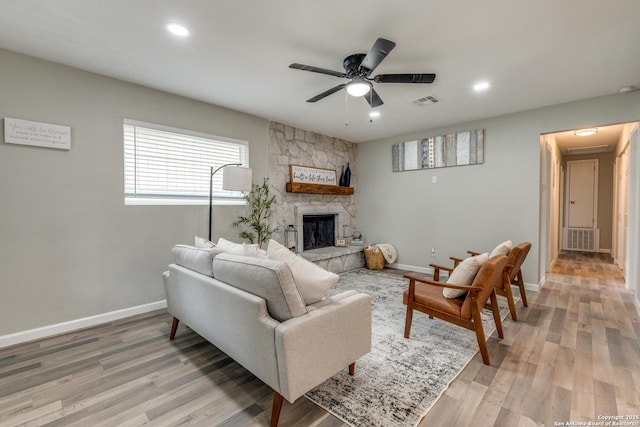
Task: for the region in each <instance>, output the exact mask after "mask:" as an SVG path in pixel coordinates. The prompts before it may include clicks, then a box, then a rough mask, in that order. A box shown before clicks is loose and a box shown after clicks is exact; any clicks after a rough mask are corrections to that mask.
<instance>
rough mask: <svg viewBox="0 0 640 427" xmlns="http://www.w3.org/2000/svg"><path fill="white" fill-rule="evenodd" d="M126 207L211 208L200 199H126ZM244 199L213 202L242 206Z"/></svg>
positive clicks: (207, 202) (217, 204)
mask: <svg viewBox="0 0 640 427" xmlns="http://www.w3.org/2000/svg"><path fill="white" fill-rule="evenodd" d="M124 204H125V206H209V201H208V200H199V199H142V198H128V199H124ZM246 204H247V202H245V200H244V199H224V200H215V199H214V200H213V205H214V206H242V205H246Z"/></svg>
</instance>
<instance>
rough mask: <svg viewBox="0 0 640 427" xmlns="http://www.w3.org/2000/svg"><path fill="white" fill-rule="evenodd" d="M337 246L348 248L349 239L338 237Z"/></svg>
mask: <svg viewBox="0 0 640 427" xmlns="http://www.w3.org/2000/svg"><path fill="white" fill-rule="evenodd" d="M336 246H338V247H341V248H344V247H345V246H347V238H346V237H336Z"/></svg>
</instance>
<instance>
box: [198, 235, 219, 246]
mask: <svg viewBox="0 0 640 427" xmlns="http://www.w3.org/2000/svg"><path fill="white" fill-rule="evenodd" d="M215 247H216V244H215V243H213V242H212V241H211V240H207V239H205V238H203V237H200V236H196V248H215Z"/></svg>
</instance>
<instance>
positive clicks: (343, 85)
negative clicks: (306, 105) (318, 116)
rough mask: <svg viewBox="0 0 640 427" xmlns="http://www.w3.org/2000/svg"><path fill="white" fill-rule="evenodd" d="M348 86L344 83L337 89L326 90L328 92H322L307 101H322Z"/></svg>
mask: <svg viewBox="0 0 640 427" xmlns="http://www.w3.org/2000/svg"><path fill="white" fill-rule="evenodd" d="M346 85H347V84H346V83H343V84H341V85H338V86H336V87H332V88H331V89H329V90H326V91H324V92H322V93H321V94H319V95H316V96H314V97H313V98H309V99H307V102H316V101H320V100H321V99H322V98H325V97H327V96H329V95H331V94H332V93H336V92H337V91H339V90H340V89H342V88H343V87H345V86H346Z"/></svg>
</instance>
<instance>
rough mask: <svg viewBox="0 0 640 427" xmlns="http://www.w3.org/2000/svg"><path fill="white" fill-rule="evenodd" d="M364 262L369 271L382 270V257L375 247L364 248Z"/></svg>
mask: <svg viewBox="0 0 640 427" xmlns="http://www.w3.org/2000/svg"><path fill="white" fill-rule="evenodd" d="M364 260H365V261H366V262H367V268H368V269H369V270H382V269H383V268H384V255H382V251H381V250H380V249H378V248H377V247H375V246H373V247H372V246H369V247H366V248H364Z"/></svg>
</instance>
